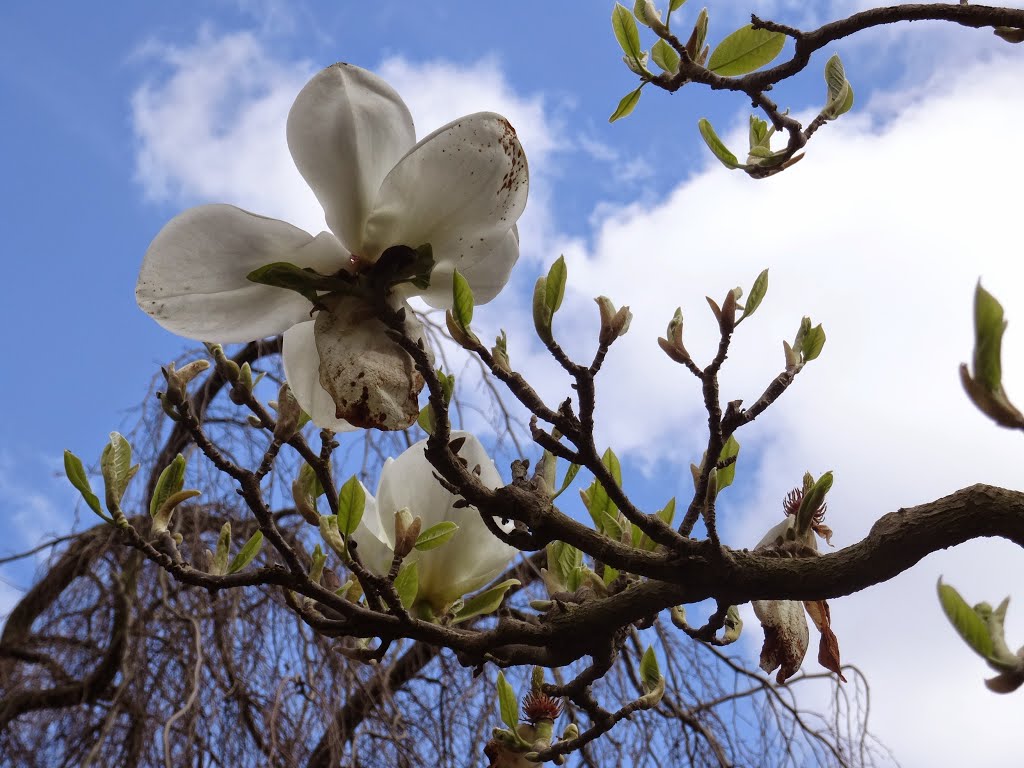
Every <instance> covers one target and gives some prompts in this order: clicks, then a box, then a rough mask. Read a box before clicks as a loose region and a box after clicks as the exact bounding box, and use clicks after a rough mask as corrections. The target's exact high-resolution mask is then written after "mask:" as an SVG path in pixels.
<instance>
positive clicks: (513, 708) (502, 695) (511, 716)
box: [498, 6, 622, 733]
mask: <svg viewBox="0 0 1024 768" xmlns="http://www.w3.org/2000/svg"><path fill="white" fill-rule="evenodd" d="M619 7H620V8H621V7H622V6H619ZM498 710H499V711H500V712H501V722H503V723H504V724H505V725H507V726H508V727H509V728H511V729H512V733H516V726H517V725H519V699H518V697H517V696H516V692H515V691H513V690H512V686H511V685H509V684H508V681H507V680H506V679H505V673H504V672H498Z"/></svg>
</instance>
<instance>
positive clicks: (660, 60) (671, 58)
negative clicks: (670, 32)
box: [651, 37, 679, 75]
mask: <svg viewBox="0 0 1024 768" xmlns="http://www.w3.org/2000/svg"><path fill="white" fill-rule="evenodd" d="M651 58H652V59H653V60H654V63H655V64H657V65H658V66H659V67H661V68H662V69H663V70H664V71H666V72H668V73H670V74H673V75H674V74H675V73H676V72H678V71H679V54H678V53H676V51H675V48H673V47H672V46H671V45H669V44H668V43H666V42H665V41H664V40H662V39H661V38H660V37H659V38H658V42H656V43H655V44H654V46H653V47H652V48H651Z"/></svg>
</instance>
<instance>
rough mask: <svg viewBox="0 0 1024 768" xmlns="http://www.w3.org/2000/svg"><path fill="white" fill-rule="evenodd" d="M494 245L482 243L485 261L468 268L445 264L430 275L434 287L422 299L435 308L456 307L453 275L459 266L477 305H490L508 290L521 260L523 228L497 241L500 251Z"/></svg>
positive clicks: (479, 261) (483, 259)
mask: <svg viewBox="0 0 1024 768" xmlns="http://www.w3.org/2000/svg"><path fill="white" fill-rule="evenodd" d="M493 240H494V239H493V238H492V239H491V241H488V242H486V243H481V246H483V247H481V248H480V249H479V250H480V251H481V253H482V256H481V258H479V259H478V260H477V261H475V262H470V263H467V264H465V265H456V262H455V261H454V260H445V261H442V262H441V263H440V264H439V265H438V266H436V267H434V271H433V272H431V274H430V285H429V287H428V288H427V289H426V290H425V291H423V292H422V293H421V294H420V295H421V296H422V297H423V300H424V301H425V302H427V304H429V305H430V306H432V307H438V308H441V309H448V308H450V307H451V305H452V273H453V272H454V271H455V268H456V266H458V269H459V272H461V273H462V276H463V277H464V278H466V281H467V282H468V283H469V287H470V288H471V289H472V290H473V303H474V304H475V305H478V306H479V305H480V304H486V303H487V302H489V301H490V300H491V299H493V298H494V297H495V296H497V295H498V293H500V292H501V289H502V288H504V287H505V284H506V283H507V282H508V278H509V275H510V274H511V273H512V267H513V266H514V265H515V263H516V260H517V259H518V258H519V228H518V227H512V229H511V230H509V231H508V232H507V233H505V235H503V236H501V237H500V238H499V239H498V240H497V245H496V247H493V246H492V242H493Z"/></svg>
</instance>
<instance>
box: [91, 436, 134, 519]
mask: <svg viewBox="0 0 1024 768" xmlns="http://www.w3.org/2000/svg"><path fill="white" fill-rule="evenodd" d="M100 470H101V471H102V472H103V482H104V486H105V488H106V496H107V498H106V501H107V511H108V512H110V514H114V511H115V510H116V509H118V507H119V506H120V504H121V499H122V498H123V497H124V492H125V490H126V489H127V488H128V483H129V482H130V481H131V479H132V478H133V477H134V476H135V473H136V472H138V471H139V465H138V464H136V465H135V466H132V446H131V444H130V443H129V442H128V441H127V440H125V439H124V437H122V436H121V434H120V433H118V432H111V433H110V442H109V443H107V445H106V446H105V447H104V448H103V454H102V456H101V457H100Z"/></svg>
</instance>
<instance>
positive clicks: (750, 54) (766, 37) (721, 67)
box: [708, 24, 786, 77]
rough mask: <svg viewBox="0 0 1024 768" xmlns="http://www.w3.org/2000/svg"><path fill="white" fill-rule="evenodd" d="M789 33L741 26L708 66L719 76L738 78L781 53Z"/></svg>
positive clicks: (717, 51)
mask: <svg viewBox="0 0 1024 768" xmlns="http://www.w3.org/2000/svg"><path fill="white" fill-rule="evenodd" d="M785 44H786V36H785V35H784V34H782V33H781V32H770V31H768V30H767V29H754V28H753V26H752V25H750V24H748V25H747V26H745V27H740V28H739V29H737V30H736V31H735V32H733V33H732V34H731V35H729V36H728V37H726V38H725V39H724V40H723V41H722V42H720V43H719V44H718V46H717V47H716V48H715V50H714V51H712V53H711V59H710V60H709V61H708V69H710V70H711V71H712V72H714V73H715V74H716V75H722V76H723V77H735V76H737V75H745V74H747V73H748V72H753V71H754V70H755V69H760V68H761V67H763V66H764V65H765V64H767V63H769V62H770V61H771V60H772V59H774V58H775V57H776V56H778V55H779V54H780V53H781V52H782V47H783V46H784V45H785Z"/></svg>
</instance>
